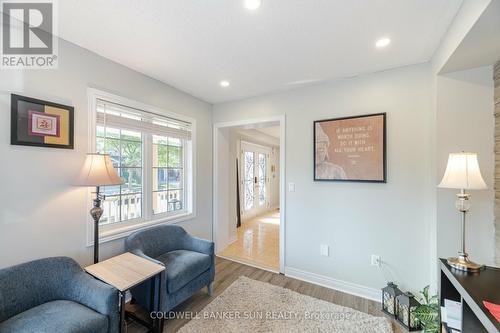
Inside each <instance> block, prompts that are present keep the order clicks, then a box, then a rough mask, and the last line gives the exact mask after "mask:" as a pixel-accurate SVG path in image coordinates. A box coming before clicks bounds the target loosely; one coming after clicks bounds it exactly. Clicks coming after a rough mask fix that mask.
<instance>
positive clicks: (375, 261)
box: [372, 254, 380, 267]
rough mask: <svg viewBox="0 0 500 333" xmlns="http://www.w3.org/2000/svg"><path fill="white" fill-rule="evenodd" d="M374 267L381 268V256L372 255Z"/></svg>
mask: <svg viewBox="0 0 500 333" xmlns="http://www.w3.org/2000/svg"><path fill="white" fill-rule="evenodd" d="M372 266H377V267H380V256H379V255H376V254H372Z"/></svg>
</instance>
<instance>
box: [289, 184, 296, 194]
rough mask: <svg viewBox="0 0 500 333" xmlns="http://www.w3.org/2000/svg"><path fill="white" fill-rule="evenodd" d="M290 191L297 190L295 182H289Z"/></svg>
mask: <svg viewBox="0 0 500 333" xmlns="http://www.w3.org/2000/svg"><path fill="white" fill-rule="evenodd" d="M288 192H295V183H288Z"/></svg>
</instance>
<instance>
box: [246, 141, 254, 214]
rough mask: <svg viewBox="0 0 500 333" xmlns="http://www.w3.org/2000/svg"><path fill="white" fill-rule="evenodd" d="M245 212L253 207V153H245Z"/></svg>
mask: <svg viewBox="0 0 500 333" xmlns="http://www.w3.org/2000/svg"><path fill="white" fill-rule="evenodd" d="M244 165H245V179H244V181H245V210H249V209H252V207H253V205H254V158H253V152H250V151H246V152H245V161H244Z"/></svg>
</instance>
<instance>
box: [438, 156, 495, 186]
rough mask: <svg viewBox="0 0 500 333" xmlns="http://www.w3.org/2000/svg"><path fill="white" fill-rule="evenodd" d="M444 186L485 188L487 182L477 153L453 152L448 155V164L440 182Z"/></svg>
mask: <svg viewBox="0 0 500 333" xmlns="http://www.w3.org/2000/svg"><path fill="white" fill-rule="evenodd" d="M439 187H442V188H454V189H459V190H484V189H486V188H487V186H486V183H485V182H484V180H483V177H482V176H481V171H480V170H479V163H478V161H477V154H474V153H453V154H450V156H449V157H448V165H447V166H446V171H445V173H444V176H443V180H441V183H440V184H439Z"/></svg>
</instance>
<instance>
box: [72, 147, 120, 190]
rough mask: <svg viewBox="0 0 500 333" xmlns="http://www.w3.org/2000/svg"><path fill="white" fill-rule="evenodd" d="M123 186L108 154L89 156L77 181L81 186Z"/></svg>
mask: <svg viewBox="0 0 500 333" xmlns="http://www.w3.org/2000/svg"><path fill="white" fill-rule="evenodd" d="M119 184H123V180H122V179H121V178H120V176H118V173H117V172H116V169H115V168H114V167H113V163H112V162H111V159H110V158H109V155H106V154H87V158H86V159H85V163H84V164H83V168H82V170H81V171H80V175H79V176H78V178H77V180H76V185H80V186H105V185H119Z"/></svg>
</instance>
